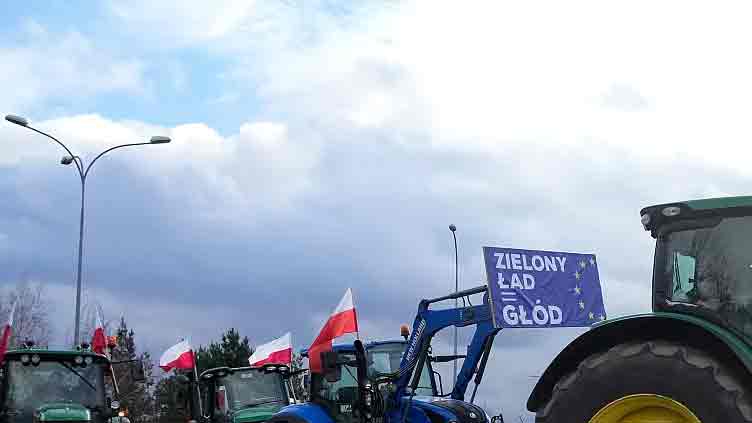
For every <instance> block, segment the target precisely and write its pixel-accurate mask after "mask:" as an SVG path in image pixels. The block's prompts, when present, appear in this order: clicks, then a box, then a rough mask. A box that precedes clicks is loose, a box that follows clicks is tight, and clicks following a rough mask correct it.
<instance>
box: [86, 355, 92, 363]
mask: <svg viewBox="0 0 752 423" xmlns="http://www.w3.org/2000/svg"><path fill="white" fill-rule="evenodd" d="M93 362H94V359H93V358H91V356H90V355H87V356H86V358H84V363H86V364H91V363H93Z"/></svg>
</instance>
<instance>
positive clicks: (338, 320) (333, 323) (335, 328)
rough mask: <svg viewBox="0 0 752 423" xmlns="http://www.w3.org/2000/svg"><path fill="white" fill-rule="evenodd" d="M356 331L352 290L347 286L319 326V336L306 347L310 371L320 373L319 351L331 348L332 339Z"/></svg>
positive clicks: (356, 324)
mask: <svg viewBox="0 0 752 423" xmlns="http://www.w3.org/2000/svg"><path fill="white" fill-rule="evenodd" d="M357 331H358V317H357V315H356V314H355V305H354V304H353V299H352V290H351V289H350V288H347V291H345V296H344V297H342V299H341V300H340V302H339V305H338V306H337V308H336V309H334V312H333V313H332V314H331V315H330V316H329V319H328V320H327V321H326V323H324V327H323V328H321V332H319V336H317V337H316V340H314V341H313V344H311V347H310V348H309V349H308V367H309V368H310V370H311V372H312V373H321V353H322V352H325V351H331V350H332V340H333V339H334V338H336V337H338V336H342V335H344V334H346V333H353V332H357Z"/></svg>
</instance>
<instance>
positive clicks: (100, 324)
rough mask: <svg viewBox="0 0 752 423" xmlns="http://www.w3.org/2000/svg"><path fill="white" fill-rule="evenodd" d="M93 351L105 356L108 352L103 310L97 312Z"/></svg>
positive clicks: (92, 339)
mask: <svg viewBox="0 0 752 423" xmlns="http://www.w3.org/2000/svg"><path fill="white" fill-rule="evenodd" d="M91 350H92V351H94V352H95V353H97V354H103V355H104V354H105V353H106V352H107V336H106V334H105V333H104V321H103V319H102V310H101V309H99V310H97V326H96V328H95V329H94V335H93V336H92V337H91Z"/></svg>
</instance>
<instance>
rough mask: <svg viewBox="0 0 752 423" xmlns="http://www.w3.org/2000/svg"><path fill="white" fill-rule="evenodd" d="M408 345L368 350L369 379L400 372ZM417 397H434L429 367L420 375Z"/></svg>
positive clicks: (379, 346)
mask: <svg viewBox="0 0 752 423" xmlns="http://www.w3.org/2000/svg"><path fill="white" fill-rule="evenodd" d="M406 345H407V344H406V343H404V342H399V343H389V344H382V345H377V346H373V347H369V348H368V352H367V354H368V377H369V378H374V377H377V376H379V375H380V374H385V373H393V372H396V371H397V370H399V367H400V362H401V361H402V356H403V355H404V353H405V347H406ZM415 393H416V394H417V395H428V396H432V395H433V394H434V393H433V388H432V387H431V376H430V374H429V369H428V366H423V369H422V370H421V373H420V381H419V383H418V387H417V388H416V390H415Z"/></svg>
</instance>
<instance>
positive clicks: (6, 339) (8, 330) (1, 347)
mask: <svg viewBox="0 0 752 423" xmlns="http://www.w3.org/2000/svg"><path fill="white" fill-rule="evenodd" d="M16 302H17V300H16V301H14V302H13V305H12V306H11V307H10V313H9V314H8V323H6V324H5V326H4V327H3V335H2V337H0V364H2V363H3V360H4V359H5V352H6V351H8V344H9V343H10V336H11V334H12V333H13V315H14V314H16Z"/></svg>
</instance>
